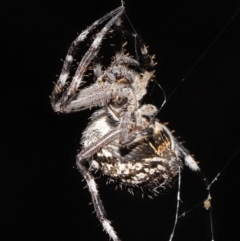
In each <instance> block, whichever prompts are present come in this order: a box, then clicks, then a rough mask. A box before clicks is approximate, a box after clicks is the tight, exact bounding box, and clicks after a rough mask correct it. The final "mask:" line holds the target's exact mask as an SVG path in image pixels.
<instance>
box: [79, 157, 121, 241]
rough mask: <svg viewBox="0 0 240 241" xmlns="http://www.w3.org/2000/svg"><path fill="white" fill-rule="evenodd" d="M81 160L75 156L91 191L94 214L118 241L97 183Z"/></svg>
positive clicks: (111, 236) (114, 240)
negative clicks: (107, 216)
mask: <svg viewBox="0 0 240 241" xmlns="http://www.w3.org/2000/svg"><path fill="white" fill-rule="evenodd" d="M83 162H84V160H83V159H81V158H80V156H77V163H76V164H77V168H78V170H79V172H80V173H81V174H82V175H83V177H84V179H85V180H86V182H87V186H88V189H89V192H90V193H91V197H92V202H93V205H94V209H95V211H96V215H97V217H98V219H99V221H100V222H101V224H102V226H103V228H104V230H105V231H106V232H107V233H108V235H109V237H110V238H111V239H112V240H113V241H120V239H119V238H118V236H117V234H116V232H115V230H114V229H113V227H112V226H111V222H110V221H109V220H108V219H107V218H106V211H105V209H104V206H103V204H102V201H101V199H100V197H99V194H98V190H97V185H96V182H95V180H94V177H93V175H92V174H91V172H89V171H88V170H87V168H86V167H85V166H84V165H83Z"/></svg>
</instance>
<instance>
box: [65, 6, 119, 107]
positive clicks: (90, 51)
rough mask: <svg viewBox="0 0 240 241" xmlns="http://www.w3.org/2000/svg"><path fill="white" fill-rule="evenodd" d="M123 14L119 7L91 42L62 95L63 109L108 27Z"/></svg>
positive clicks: (76, 87)
mask: <svg viewBox="0 0 240 241" xmlns="http://www.w3.org/2000/svg"><path fill="white" fill-rule="evenodd" d="M123 12H124V8H123V7H119V11H118V13H117V14H116V15H115V16H113V17H112V18H111V19H110V20H109V21H108V22H107V23H106V25H105V26H104V27H103V28H102V30H101V31H100V32H99V33H98V34H97V35H96V38H95V40H94V41H93V42H92V44H91V46H90V48H89V49H88V51H87V52H86V54H85V55H84V56H83V58H82V59H81V62H80V64H79V65H78V68H77V70H76V73H75V75H74V77H73V80H72V82H71V83H70V85H69V87H68V88H67V90H66V92H65V93H64V94H63V97H62V101H61V102H62V106H63V108H64V105H65V104H66V103H67V101H68V99H69V97H70V96H72V95H73V93H75V92H76V90H77V89H78V87H79V86H80V85H81V84H82V79H83V76H84V73H85V71H86V70H87V67H88V65H89V64H90V62H91V60H92V59H93V58H94V57H95V56H96V54H97V52H98V49H99V46H100V44H101V41H102V39H103V37H104V36H105V35H106V33H107V32H108V31H109V29H110V27H111V26H112V25H113V24H114V22H115V21H116V20H117V19H118V18H119V17H120V16H121V15H122V14H123Z"/></svg>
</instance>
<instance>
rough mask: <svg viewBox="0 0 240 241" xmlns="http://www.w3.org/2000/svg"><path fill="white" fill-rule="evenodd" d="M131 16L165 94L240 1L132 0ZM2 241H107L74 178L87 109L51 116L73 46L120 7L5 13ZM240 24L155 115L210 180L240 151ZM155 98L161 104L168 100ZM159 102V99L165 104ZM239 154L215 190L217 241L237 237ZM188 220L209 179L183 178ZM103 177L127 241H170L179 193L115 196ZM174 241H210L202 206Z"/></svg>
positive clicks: (9, 9)
mask: <svg viewBox="0 0 240 241" xmlns="http://www.w3.org/2000/svg"><path fill="white" fill-rule="evenodd" d="M126 2H127V3H126V7H127V10H126V11H127V14H128V16H129V18H130V19H131V21H132V24H133V25H134V27H135V28H136V30H137V32H138V33H140V34H141V36H142V37H143V38H144V40H145V42H146V44H147V45H149V46H150V51H151V53H152V54H153V53H155V54H156V56H157V60H156V61H157V62H158V65H157V66H156V70H157V80H158V81H159V82H160V83H161V85H162V87H163V88H164V90H165V92H166V94H167V96H169V95H170V94H171V93H172V91H173V89H175V87H176V86H177V85H178V83H179V82H180V81H181V79H182V78H184V77H185V76H186V74H187V73H188V72H189V70H190V69H191V67H192V66H193V65H194V64H195V63H196V61H197V60H198V59H199V57H200V56H201V55H202V54H203V53H204V51H206V49H207V47H208V46H209V45H210V44H211V42H212V41H213V40H214V39H215V38H216V36H217V35H218V34H219V33H220V32H221V31H222V30H223V28H224V26H225V25H226V24H227V22H228V21H229V20H230V19H231V18H232V17H233V16H234V14H235V13H236V12H237V10H238V9H239V7H240V3H239V1H229V0H228V1H226V0H225V1H209V0H208V1H205V0H201V1H198V0H195V1H192V2H189V1H171V0H168V1H163V0H162V1H160V0H159V1H153V0H149V1H134V0H129V1H126ZM1 5H2V6H1V12H2V13H1V35H2V37H1V49H2V51H1V62H2V64H1V69H2V70H1V97H3V100H2V102H1V103H2V104H1V120H2V121H3V124H2V125H1V129H2V130H1V133H2V134H1V136H2V139H3V142H4V146H3V145H1V147H2V152H1V170H0V172H1V179H2V180H1V186H3V187H2V188H1V191H0V192H1V198H0V200H1V205H0V212H1V213H0V220H1V221H0V222H1V234H0V235H1V236H2V239H1V240H94V241H95V240H99V241H100V240H102V241H104V240H105V241H106V240H109V238H108V236H107V235H106V234H105V233H104V232H102V227H101V226H100V225H99V222H98V220H97V219H96V216H95V214H91V213H92V211H93V206H91V205H90V206H89V205H88V203H89V202H90V195H89V194H88V191H87V189H83V187H84V186H85V183H84V182H82V177H81V175H80V174H79V173H78V172H77V170H76V169H74V163H75V155H76V153H77V149H78V148H79V140H80V137H81V133H82V131H83V129H84V128H85V126H86V123H87V119H88V117H89V116H90V113H91V112H90V111H85V112H80V113H76V114H69V115H63V114H59V115H58V114H56V113H53V111H52V109H51V106H50V103H49V95H50V94H51V91H52V88H53V81H55V80H56V76H55V75H58V74H59V73H60V71H61V67H62V62H61V61H60V59H63V58H65V55H66V52H67V49H68V47H69V45H70V43H71V41H72V40H73V39H74V38H75V37H76V34H77V32H81V31H82V30H83V29H85V28H86V27H87V26H88V25H90V24H91V23H92V22H93V21H95V20H96V19H97V18H99V17H101V16H102V15H104V14H105V13H107V12H109V11H111V10H112V9H114V8H116V7H117V6H119V5H120V1H110V0H104V1H94V0H88V1H85V0H84V1H79V0H78V1H73V0H72V1H70V0H69V1H31V2H26V1H14V0H13V1H7V2H2V3H1ZM239 29H240V15H238V16H237V17H236V18H234V20H233V21H232V22H231V24H230V25H229V26H228V28H227V29H226V30H225V31H224V33H223V34H222V35H221V36H220V37H219V39H218V40H217V41H216V42H215V43H214V44H213V46H212V48H211V49H210V50H209V51H208V52H207V53H206V55H205V56H204V58H202V59H201V60H200V61H199V63H198V64H197V66H196V67H195V68H194V69H193V70H192V71H191V73H190V74H189V75H188V76H187V77H186V78H185V81H184V82H183V83H182V85H181V86H180V87H179V88H178V89H177V91H176V92H175V93H174V94H173V95H172V97H171V98H170V99H169V101H168V102H167V104H166V106H165V107H164V108H163V110H162V111H161V113H160V115H159V116H158V117H159V118H160V119H161V121H162V122H166V121H168V122H170V125H169V127H170V128H171V129H175V130H176V136H181V140H184V141H185V146H186V147H187V148H188V149H189V150H191V153H194V154H195V158H196V159H197V160H198V161H200V166H201V169H202V171H203V173H204V175H205V176H206V177H207V179H208V180H209V181H211V180H212V179H213V178H214V177H215V175H216V174H217V173H218V172H219V171H220V170H221V169H222V168H223V166H224V165H225V164H226V163H227V162H228V161H229V159H230V157H231V156H232V155H233V154H234V152H235V151H236V150H237V149H238V148H239V146H240V141H239V134H240V127H239V124H240V116H239V114H238V113H239V110H240V98H239V93H240V68H239V66H240V37H239ZM153 93H154V94H153V95H152V97H151V99H152V101H153V103H154V104H156V105H158V106H160V105H161V101H162V99H161V96H162V92H161V91H160V90H159V89H158V88H155V89H154V92H153ZM159 98H160V99H159ZM239 158H240V155H239V153H238V154H237V155H236V156H235V157H234V159H233V160H232V162H231V163H230V165H229V166H228V167H227V168H226V169H225V170H224V171H223V172H222V173H221V175H220V177H219V178H218V181H217V182H216V183H215V184H214V185H213V186H212V198H213V200H212V203H213V208H212V213H213V226H214V234H215V240H227V239H230V238H233V237H234V240H237V239H238V238H239V237H240V235H239V216H238V215H237V212H238V211H239V201H240V199H239V196H238V192H239V180H238V176H239V170H240V169H239V164H238V162H239ZM182 179H183V180H182V187H181V195H182V196H181V197H182V201H183V203H182V204H181V208H180V213H181V212H182V211H184V210H185V211H187V210H188V209H190V208H191V207H193V206H194V205H196V204H198V203H199V202H201V201H202V200H203V199H204V198H205V196H206V191H205V189H204V186H203V183H202V181H201V175H196V174H195V173H192V172H190V171H188V170H187V169H186V170H184V171H183V178H182ZM105 181H106V180H105V179H104V178H101V179H98V180H97V182H98V184H99V189H100V193H101V197H102V200H103V202H104V204H105V207H106V210H107V212H108V217H109V219H110V220H112V221H113V226H114V227H115V229H116V230H117V232H118V234H119V236H120V238H121V239H122V240H123V241H128V240H151V241H154V240H162V241H163V240H168V239H169V236H170V233H171V229H172V226H173V221H174V215H175V210H176V208H175V207H176V187H173V188H172V189H171V188H169V190H168V191H167V192H166V193H165V194H162V195H160V196H159V197H157V198H155V199H154V200H151V199H149V198H147V197H146V198H144V199H142V198H141V197H140V195H138V193H137V194H136V195H135V196H134V197H133V196H131V195H130V194H129V193H127V192H126V191H120V190H117V191H115V190H114V189H115V186H114V185H108V186H106V185H105ZM174 240H175V241H177V240H201V241H203V240H211V237H210V223H209V212H207V211H206V210H205V209H203V208H202V204H201V205H200V206H199V207H198V208H197V209H195V210H193V211H192V212H190V213H189V214H188V215H186V217H185V218H183V219H181V220H180V221H179V223H178V226H177V229H176V234H175V237H174Z"/></svg>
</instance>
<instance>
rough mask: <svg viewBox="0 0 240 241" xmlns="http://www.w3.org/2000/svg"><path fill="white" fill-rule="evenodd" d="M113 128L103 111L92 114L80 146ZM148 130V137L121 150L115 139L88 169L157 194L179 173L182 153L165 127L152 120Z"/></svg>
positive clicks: (89, 142) (96, 156) (112, 123)
mask: <svg viewBox="0 0 240 241" xmlns="http://www.w3.org/2000/svg"><path fill="white" fill-rule="evenodd" d="M96 119H97V120H96ZM115 125H116V124H115V123H114V122H113V121H112V120H111V119H110V118H109V117H107V115H106V113H105V110H104V109H103V110H101V111H98V112H96V113H94V114H93V117H92V120H91V122H90V123H89V126H88V127H87V129H86V130H85V131H84V132H83V142H82V144H83V146H84V147H85V148H87V147H88V146H89V145H92V144H94V143H96V142H97V141H98V139H101V137H102V136H104V135H106V134H107V133H108V132H109V131H111V130H113V129H114V128H115ZM151 128H152V129H151V131H149V133H148V135H147V136H144V138H142V139H141V140H139V141H138V142H136V143H133V144H132V145H130V146H129V147H121V144H120V143H119V140H118V139H115V140H114V141H113V142H111V143H110V144H108V145H106V146H104V147H103V148H102V149H101V150H100V151H98V152H97V153H96V154H94V155H93V156H92V158H91V161H90V167H91V169H94V170H100V171H101V173H102V174H103V175H106V176H109V177H110V178H112V179H113V180H116V181H118V182H119V183H120V186H121V185H123V186H127V187H129V186H130V187H139V188H141V189H142V190H143V191H144V190H146V189H148V190H149V191H150V192H153V194H156V193H158V190H157V189H160V188H165V187H166V186H168V185H169V183H170V182H171V181H172V180H173V179H174V177H175V176H176V175H177V174H178V171H179V165H182V164H181V161H180V155H181V154H180V152H179V150H178V147H176V145H175V143H174V142H172V140H171V136H170V135H169V133H170V132H169V130H167V128H166V127H165V126H163V125H162V124H161V123H159V122H158V121H157V120H154V122H153V124H151ZM174 145H175V146H174Z"/></svg>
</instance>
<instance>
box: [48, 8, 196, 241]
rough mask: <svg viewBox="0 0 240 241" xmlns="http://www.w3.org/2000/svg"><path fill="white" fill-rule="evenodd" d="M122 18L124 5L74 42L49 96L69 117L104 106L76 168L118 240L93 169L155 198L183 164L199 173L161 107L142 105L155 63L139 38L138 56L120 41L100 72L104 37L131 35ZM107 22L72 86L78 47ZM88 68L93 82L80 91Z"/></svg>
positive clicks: (88, 132)
mask: <svg viewBox="0 0 240 241" xmlns="http://www.w3.org/2000/svg"><path fill="white" fill-rule="evenodd" d="M123 14H124V7H123V6H120V7H118V8H116V9H115V10H113V11H111V12H109V13H108V14H106V15H105V16H103V17H102V18H100V19H98V20H97V21H95V22H94V23H93V24H92V25H91V26H89V27H88V28H87V29H86V30H85V31H83V32H82V33H81V34H80V35H79V36H78V37H77V38H76V39H75V40H74V41H73V42H72V44H71V46H70V48H69V50H68V53H67V56H66V59H65V61H64V65H63V69H62V72H61V75H60V77H59V79H58V81H57V83H56V84H55V87H54V90H53V92H52V96H51V105H52V108H53V109H54V111H56V112H62V113H70V112H77V111H82V110H84V109H91V108H92V107H100V109H98V110H97V111H95V112H94V113H93V114H92V116H91V120H90V122H89V124H88V126H87V128H86V129H85V130H84V132H83V135H82V142H81V143H82V150H81V151H80V153H79V154H78V155H77V156H76V166H77V169H78V170H79V172H80V173H81V174H82V176H83V177H84V179H85V180H86V182H87V187H88V189H89V192H90V194H91V197H92V202H93V205H94V209H95V211H96V215H97V217H98V219H99V221H100V222H101V224H102V226H103V228H104V230H105V231H106V232H107V233H108V235H109V237H110V238H111V239H112V240H114V241H119V240H120V239H119V238H118V236H117V234H116V232H115V230H114V229H113V227H112V226H111V223H110V221H109V220H108V219H107V217H106V212H105V210H104V206H103V204H102V202H101V199H100V197H99V193H98V189H97V185H96V182H95V180H94V176H93V174H92V171H93V170H94V171H96V170H99V171H100V172H101V173H102V174H103V175H106V176H108V177H109V178H111V179H113V180H115V181H116V182H118V183H119V185H121V186H125V187H128V188H130V189H131V188H135V187H136V188H140V189H141V190H142V191H143V192H144V191H146V190H147V191H148V192H150V193H153V194H155V193H158V190H159V189H164V188H166V187H167V186H169V184H170V183H171V182H172V181H173V180H174V179H175V177H176V176H177V175H178V174H179V172H180V169H181V167H182V165H183V162H182V160H184V163H185V165H187V166H188V167H189V168H190V169H192V170H193V171H198V170H199V167H198V165H197V163H196V162H195V160H194V159H193V158H192V157H191V156H190V154H189V152H188V151H187V150H186V149H185V148H184V147H183V146H182V144H181V143H179V142H178V141H177V140H176V139H175V137H174V136H173V135H172V133H171V131H170V130H169V129H168V128H167V127H166V126H165V125H164V124H162V123H161V122H159V120H158V119H156V118H155V115H156V114H157V111H158V110H157V108H156V107H155V106H154V105H151V104H142V100H143V97H144V96H145V95H146V94H147V86H148V84H149V82H150V81H151V80H152V78H153V75H154V65H155V64H154V61H153V57H151V56H150V55H149V53H148V50H147V48H146V46H145V44H144V42H143V40H142V39H141V37H140V36H135V37H136V41H137V43H138V46H139V53H140V56H139V57H140V58H134V57H132V56H129V55H128V54H125V51H124V47H125V46H124V44H122V43H121V42H120V44H119V48H117V47H116V52H115V56H114V58H113V59H112V61H111V63H110V65H109V66H108V67H107V68H106V69H105V70H102V68H101V64H100V62H99V59H100V58H99V50H100V49H101V47H100V45H101V42H102V41H103V39H104V38H105V37H107V36H109V35H110V34H111V33H112V32H115V34H116V36H117V40H118V41H120V39H121V38H122V35H123V34H124V35H131V33H129V32H128V31H125V30H124V29H123V28H122V22H121V21H122V15H123ZM106 21H108V22H107V23H106V24H105V25H104V27H103V28H102V29H101V30H100V31H99V32H98V33H97V34H96V36H95V39H94V40H93V41H92V43H91V45H90V47H89V49H88V50H87V51H86V53H85V55H84V56H83V57H82V59H81V61H80V63H79V65H78V67H77V69H76V72H75V75H74V77H73V78H72V80H71V82H70V84H68V82H67V80H68V78H69V75H70V70H71V66H72V64H73V61H74V55H75V53H76V50H77V46H78V45H79V43H80V42H82V41H84V40H85V39H86V38H87V37H88V35H89V33H91V32H92V31H93V30H94V29H95V28H96V27H97V26H99V25H101V24H104V23H105V22H106ZM132 36H133V35H132ZM90 65H91V66H92V67H91V68H92V72H93V75H94V82H93V84H91V85H90V84H89V85H88V86H87V87H85V88H82V89H81V88H80V87H81V86H82V85H83V84H84V81H83V79H84V77H85V73H86V71H88V70H89V67H90Z"/></svg>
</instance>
